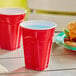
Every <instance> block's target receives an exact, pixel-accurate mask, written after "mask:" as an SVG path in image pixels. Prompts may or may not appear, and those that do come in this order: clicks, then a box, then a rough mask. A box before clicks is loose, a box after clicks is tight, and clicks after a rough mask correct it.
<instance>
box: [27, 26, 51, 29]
mask: <svg viewBox="0 0 76 76" xmlns="http://www.w3.org/2000/svg"><path fill="white" fill-rule="evenodd" d="M27 28H30V29H47V28H51V26H46V25H29V26H27Z"/></svg>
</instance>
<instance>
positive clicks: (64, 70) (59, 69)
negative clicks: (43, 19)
mask: <svg viewBox="0 0 76 76" xmlns="http://www.w3.org/2000/svg"><path fill="white" fill-rule="evenodd" d="M57 34H58V33H55V36H56V35H57ZM21 44H22V43H21ZM0 64H1V65H2V66H3V67H4V68H6V69H7V70H8V72H6V71H4V72H1V70H0V72H1V73H0V76H76V52H72V51H70V50H66V49H64V47H63V46H60V45H57V44H56V43H54V42H53V46H52V52H51V56H50V62H49V67H48V68H47V69H45V70H44V71H41V72H40V71H34V70H29V69H26V68H24V56H23V47H21V48H20V49H18V50H15V51H7V50H2V49H0ZM0 68H1V67H0Z"/></svg>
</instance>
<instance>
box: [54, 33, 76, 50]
mask: <svg viewBox="0 0 76 76" xmlns="http://www.w3.org/2000/svg"><path fill="white" fill-rule="evenodd" d="M65 37H66V35H65V33H64V32H61V33H59V34H58V35H57V36H56V38H55V42H56V43H57V44H59V45H62V46H64V48H66V49H69V50H72V51H76V47H72V46H69V45H67V44H65V43H64V38H65Z"/></svg>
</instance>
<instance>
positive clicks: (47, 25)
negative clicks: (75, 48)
mask: <svg viewBox="0 0 76 76" xmlns="http://www.w3.org/2000/svg"><path fill="white" fill-rule="evenodd" d="M20 26H21V27H23V28H27V29H34V30H46V29H52V28H55V27H56V26H57V25H56V23H54V22H50V21H43V20H30V21H24V22H22V23H21V24H20Z"/></svg>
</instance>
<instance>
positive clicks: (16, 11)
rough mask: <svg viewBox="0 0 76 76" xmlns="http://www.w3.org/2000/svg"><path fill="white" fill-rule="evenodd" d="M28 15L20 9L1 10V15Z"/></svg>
mask: <svg viewBox="0 0 76 76" xmlns="http://www.w3.org/2000/svg"><path fill="white" fill-rule="evenodd" d="M24 13H26V10H24V9H19V8H0V14H5V15H18V14H24Z"/></svg>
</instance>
